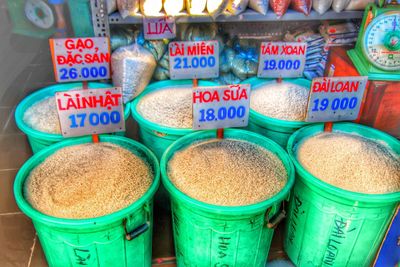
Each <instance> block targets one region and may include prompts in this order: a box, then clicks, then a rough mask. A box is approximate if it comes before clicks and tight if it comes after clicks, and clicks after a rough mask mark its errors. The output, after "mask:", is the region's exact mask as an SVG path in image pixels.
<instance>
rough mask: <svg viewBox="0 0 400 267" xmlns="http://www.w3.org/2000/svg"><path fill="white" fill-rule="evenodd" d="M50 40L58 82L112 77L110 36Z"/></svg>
mask: <svg viewBox="0 0 400 267" xmlns="http://www.w3.org/2000/svg"><path fill="white" fill-rule="evenodd" d="M49 41H50V49H51V55H52V59H53V66H54V74H55V77H56V81H57V82H73V81H93V80H101V79H109V78H110V43H109V40H108V38H105V37H91V38H65V39H50V40H49Z"/></svg>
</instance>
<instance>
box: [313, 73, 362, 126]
mask: <svg viewBox="0 0 400 267" xmlns="http://www.w3.org/2000/svg"><path fill="white" fill-rule="evenodd" d="M367 82H368V77H367V76H362V77H321V78H315V79H313V82H312V85H311V92H310V97H309V101H308V108H307V118H306V121H308V122H332V121H345V120H355V119H357V117H358V113H359V112H360V107H361V102H362V100H363V96H364V91H365V87H366V85H367Z"/></svg>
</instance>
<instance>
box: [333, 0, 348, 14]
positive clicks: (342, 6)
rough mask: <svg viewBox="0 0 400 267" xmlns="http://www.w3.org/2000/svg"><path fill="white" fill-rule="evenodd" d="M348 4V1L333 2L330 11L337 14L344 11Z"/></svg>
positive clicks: (337, 0) (335, 0) (336, 0)
mask: <svg viewBox="0 0 400 267" xmlns="http://www.w3.org/2000/svg"><path fill="white" fill-rule="evenodd" d="M349 3H350V0H333V2H332V9H333V10H334V11H335V12H338V13H339V12H341V11H342V10H344V9H345V8H346V6H347V5H348V4H349Z"/></svg>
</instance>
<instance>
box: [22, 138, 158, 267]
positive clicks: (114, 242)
mask: <svg viewBox="0 0 400 267" xmlns="http://www.w3.org/2000/svg"><path fill="white" fill-rule="evenodd" d="M100 141H101V142H111V143H114V144H118V145H120V146H122V147H124V148H125V149H128V150H130V151H132V153H134V154H136V155H138V156H139V157H141V158H142V159H144V160H145V161H147V162H148V164H149V165H150V166H151V168H152V169H153V173H154V182H153V184H152V185H151V187H150V188H149V190H148V191H147V192H146V193H145V194H144V195H143V196H142V197H141V198H140V199H139V200H137V201H136V202H134V203H133V204H132V205H130V206H128V207H126V208H125V209H122V210H119V211H117V212H115V213H112V214H109V215H106V216H102V217H97V218H92V219H82V220H73V219H61V218H56V217H52V216H48V215H45V214H43V213H41V212H39V211H37V210H35V209H34V208H32V206H31V205H30V204H29V203H28V202H27V201H26V200H25V198H24V194H23V190H24V183H25V180H26V178H27V177H28V175H29V173H30V172H31V171H32V169H34V168H35V167H36V166H37V165H38V164H40V163H41V162H43V161H44V160H45V159H46V158H47V157H49V156H50V155H51V154H53V153H54V152H55V151H57V150H59V149H61V148H63V147H67V146H73V145H78V144H82V143H89V142H91V137H83V138H75V139H69V140H65V141H63V142H59V143H57V144H54V145H52V146H50V147H47V148H45V149H42V150H41V151H39V152H38V153H36V154H35V155H34V156H33V157H32V158H30V159H29V160H28V161H27V162H26V163H25V164H24V165H23V166H22V168H21V169H20V170H19V172H18V174H17V176H16V178H15V183H14V195H15V199H16V202H17V204H18V206H19V208H20V209H21V210H22V211H23V212H24V213H25V214H26V215H27V216H29V217H30V218H31V219H32V222H33V224H34V226H35V229H36V231H37V235H38V237H39V239H40V243H41V245H42V248H43V251H44V254H45V256H46V259H47V262H48V264H49V266H53V267H67V266H82V265H87V266H104V267H108V266H135V267H136V266H137V267H140V266H146V267H149V266H151V243H152V241H151V240H152V226H153V196H154V193H155V192H156V190H157V188H158V186H159V183H160V170H159V166H158V161H157V158H156V157H155V156H154V154H153V153H152V152H150V150H148V149H147V148H146V147H144V146H143V145H142V144H140V143H138V142H135V141H133V140H131V139H128V138H125V137H121V136H111V135H102V136H100ZM125 227H126V228H125ZM126 233H128V234H130V236H131V237H132V238H133V239H132V240H128V238H127V236H126Z"/></svg>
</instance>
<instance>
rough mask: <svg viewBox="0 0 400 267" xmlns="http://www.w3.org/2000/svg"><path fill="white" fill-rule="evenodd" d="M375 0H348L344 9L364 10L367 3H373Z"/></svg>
mask: <svg viewBox="0 0 400 267" xmlns="http://www.w3.org/2000/svg"><path fill="white" fill-rule="evenodd" d="M374 2H375V0H350V2H349V4H348V5H347V6H346V8H345V10H364V9H365V8H366V6H367V5H368V4H369V3H374Z"/></svg>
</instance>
